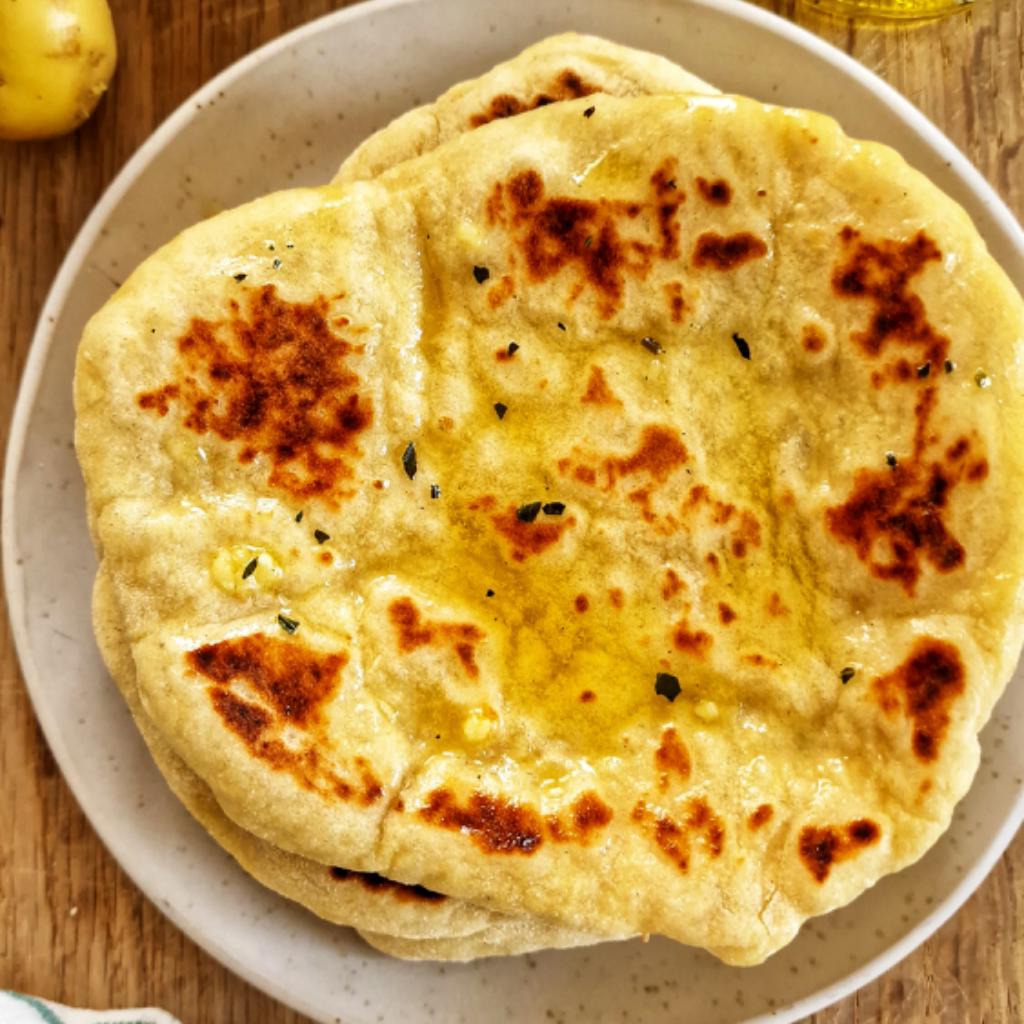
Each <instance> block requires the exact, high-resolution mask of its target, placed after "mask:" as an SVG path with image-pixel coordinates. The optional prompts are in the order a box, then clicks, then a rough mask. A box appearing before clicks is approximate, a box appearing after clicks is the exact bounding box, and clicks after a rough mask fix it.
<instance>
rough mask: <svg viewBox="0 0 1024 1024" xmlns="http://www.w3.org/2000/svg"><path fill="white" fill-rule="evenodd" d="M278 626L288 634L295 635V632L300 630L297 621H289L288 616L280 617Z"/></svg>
mask: <svg viewBox="0 0 1024 1024" xmlns="http://www.w3.org/2000/svg"><path fill="white" fill-rule="evenodd" d="M277 624H278V625H279V626H280V627H281V628H282V629H283V630H284V631H285V632H286V633H288V634H290V635H294V633H295V631H296V630H297V629H298V628H299V623H298V621H297V620H295V619H289V618H288V616H287V615H278V617H277Z"/></svg>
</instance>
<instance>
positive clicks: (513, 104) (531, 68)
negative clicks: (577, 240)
mask: <svg viewBox="0 0 1024 1024" xmlns="http://www.w3.org/2000/svg"><path fill="white" fill-rule="evenodd" d="M689 92H692V93H698V94H700V95H705V96H711V95H716V94H718V90H717V89H716V88H715V87H714V86H713V85H709V84H708V83H707V82H705V81H703V80H702V79H700V78H698V77H697V76H696V75H692V74H690V72H689V71H686V70H685V69H684V68H681V67H679V65H678V64H673V63H672V61H670V60H666V58H664V57H662V56H659V55H658V54H655V53H648V52H646V51H644V50H636V49H633V48H632V47H629V46H620V45H618V43H612V42H609V41H608V40H607V39H601V38H599V37H597V36H590V35H581V34H579V33H577V32H565V33H562V34H561V35H557V36H549V37H548V38H547V39H544V40H542V41H541V42H539V43H536V44H534V45H533V46H530V47H527V49H525V50H523V52H522V53H519V54H517V55H516V56H515V57H513V58H512V59H511V60H508V61H505V62H504V63H502V64H498V65H497V66H496V67H493V68H491V70H490V71H488V72H487V73H486V74H483V75H481V76H480V77H479V78H474V79H471V80H469V81H466V82H459V83H458V84H457V85H454V86H452V88H451V89H449V90H448V91H447V92H446V93H444V94H443V95H442V96H440V97H439V98H438V99H437V100H435V101H434V102H433V103H430V104H428V105H426V106H422V107H417V108H416V109H415V110H410V111H408V112H407V113H405V114H403V115H402V116H401V117H398V118H396V119H395V120H394V121H392V122H391V124H389V125H388V126H387V127H386V128H384V129H383V130H382V131H379V132H375V133H374V134H373V135H371V136H370V137H369V138H368V139H367V140H366V141H365V142H364V143H363V144H362V145H360V146H359V147H358V148H357V149H356V150H355V152H353V153H351V154H350V155H349V156H348V158H347V159H346V160H345V162H344V163H343V164H342V165H341V167H340V168H339V169H338V173H337V174H336V175H335V176H334V183H335V184H344V183H345V182H351V181H365V180H367V179H369V178H376V177H377V175H379V174H382V173H383V172H384V171H388V170H390V169H391V168H392V167H394V166H396V165H397V164H400V163H403V162H404V161H406V160H411V159H413V158H414V157H417V156H422V155H423V154H424V153H429V152H430V151H431V150H434V149H436V148H437V147H438V146H440V145H442V144H443V143H445V142H447V141H448V140H449V139H453V138H455V137H456V136H458V135H461V134H463V133H465V132H471V131H474V130H475V129H477V128H480V127H482V126H483V125H485V124H489V123H490V122H491V121H495V120H499V119H501V118H507V117H515V116H518V115H519V114H522V113H526V112H528V111H530V110H536V109H537V108H538V107H541V106H547V105H549V104H553V103H560V102H562V101H564V100H567V99H578V98H580V97H581V96H594V95H597V94H599V93H607V94H608V95H611V96H646V95H660V94H663V93H689Z"/></svg>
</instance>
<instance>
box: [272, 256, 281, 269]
mask: <svg viewBox="0 0 1024 1024" xmlns="http://www.w3.org/2000/svg"><path fill="white" fill-rule="evenodd" d="M273 266H274V269H275V270H280V269H281V260H280V259H279V258H278V257H277V256H275V257H274V264H273Z"/></svg>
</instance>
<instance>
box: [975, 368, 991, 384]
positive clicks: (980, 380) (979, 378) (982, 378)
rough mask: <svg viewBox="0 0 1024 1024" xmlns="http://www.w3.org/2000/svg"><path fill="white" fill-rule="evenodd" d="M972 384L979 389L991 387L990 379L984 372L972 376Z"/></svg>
mask: <svg viewBox="0 0 1024 1024" xmlns="http://www.w3.org/2000/svg"><path fill="white" fill-rule="evenodd" d="M974 383H975V384H977V385H978V387H979V388H990V387H992V378H991V377H990V376H989V375H988V374H987V373H985V371H984V370H979V371H978V372H977V373H976V374H975V375H974Z"/></svg>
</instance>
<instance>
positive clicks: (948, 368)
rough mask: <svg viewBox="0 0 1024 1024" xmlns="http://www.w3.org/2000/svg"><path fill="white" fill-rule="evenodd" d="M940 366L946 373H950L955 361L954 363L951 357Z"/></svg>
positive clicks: (953, 368) (954, 366)
mask: <svg viewBox="0 0 1024 1024" xmlns="http://www.w3.org/2000/svg"><path fill="white" fill-rule="evenodd" d="M942 368H943V369H944V370H945V371H946V373H952V372H953V371H954V370H955V369H956V363H954V362H953V360H952V359H947V360H946V361H945V362H944V363H943V364H942Z"/></svg>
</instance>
